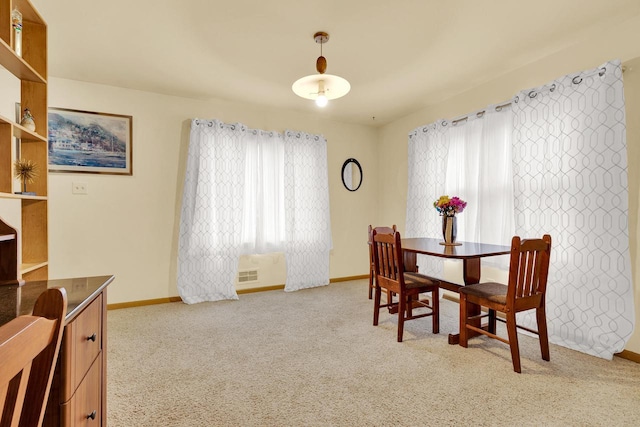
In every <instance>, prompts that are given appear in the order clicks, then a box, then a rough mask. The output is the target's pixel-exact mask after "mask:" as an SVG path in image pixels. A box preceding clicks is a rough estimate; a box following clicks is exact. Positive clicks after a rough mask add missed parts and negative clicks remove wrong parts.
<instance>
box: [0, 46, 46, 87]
mask: <svg viewBox="0 0 640 427" xmlns="http://www.w3.org/2000/svg"><path fill="white" fill-rule="evenodd" d="M0 63H2V65H3V66H4V68H6V69H7V70H8V71H9V72H11V74H13V75H14V76H16V77H17V78H19V79H20V80H28V81H31V82H37V83H44V84H46V83H47V80H46V79H45V78H44V77H42V76H41V75H40V74H39V73H38V72H37V71H36V70H34V69H33V67H31V65H29V64H28V63H27V62H26V61H25V60H24V59H22V58H21V57H19V56H18V55H16V53H15V52H14V51H13V49H11V46H9V45H8V44H7V43H6V42H5V41H4V40H2V39H0Z"/></svg>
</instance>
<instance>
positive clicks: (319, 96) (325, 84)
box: [291, 31, 351, 107]
mask: <svg viewBox="0 0 640 427" xmlns="http://www.w3.org/2000/svg"><path fill="white" fill-rule="evenodd" d="M313 38H314V40H315V41H316V43H320V56H319V57H318V59H317V61H316V70H317V71H318V74H312V75H310V76H305V77H302V78H300V79H298V80H296V81H295V82H294V83H293V85H292V86H291V89H292V90H293V92H294V93H295V94H296V95H298V96H300V97H302V98H305V99H312V100H315V101H316V104H317V105H318V106H319V107H324V106H325V105H326V104H327V101H328V100H331V99H336V98H340V97H342V96H345V95H346V94H347V93H349V91H350V90H351V85H350V84H349V82H348V81H347V80H345V79H343V78H342V77H339V76H334V75H332V74H325V73H324V72H325V70H326V69H327V60H326V58H325V57H324V56H322V44H323V43H326V42H327V41H328V40H329V34H327V33H325V32H322V31H319V32H317V33H315V34H314V36H313Z"/></svg>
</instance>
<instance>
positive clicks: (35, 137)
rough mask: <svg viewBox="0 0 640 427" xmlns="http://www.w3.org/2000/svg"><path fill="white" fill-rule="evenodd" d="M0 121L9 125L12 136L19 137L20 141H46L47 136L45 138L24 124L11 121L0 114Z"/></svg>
mask: <svg viewBox="0 0 640 427" xmlns="http://www.w3.org/2000/svg"><path fill="white" fill-rule="evenodd" d="M0 123H6V124H9V125H11V126H12V133H13V136H15V137H16V138H20V139H21V140H22V142H31V141H32V142H47V138H45V137H44V136H42V135H40V134H37V133H35V132H31V131H30V130H29V129H27V128H25V127H24V126H22V125H19V124H18V123H16V122H14V121H11V120H9V119H7V118H6V117H4V116H2V115H0Z"/></svg>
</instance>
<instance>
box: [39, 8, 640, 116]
mask: <svg viewBox="0 0 640 427" xmlns="http://www.w3.org/2000/svg"><path fill="white" fill-rule="evenodd" d="M31 1H32V3H33V4H34V5H35V7H36V8H37V9H38V10H39V11H40V13H41V15H42V16H43V18H44V19H45V20H46V21H47V24H48V26H49V76H53V77H60V78H66V79H73V80H80V81H87V82H94V83H101V84H106V85H113V86H120V87H125V88H132V89H139V90H144V91H151V92H157V93H162V94H168V95H176V96H182V97H192V98H198V99H210V98H220V99H227V100H235V101H241V102H250V103H253V104H261V105H266V106H273V107H277V108H286V109H290V110H299V111H317V108H318V107H316V106H315V105H314V104H313V102H312V101H309V100H305V99H302V98H299V97H297V96H296V95H294V94H293V92H292V91H291V84H292V83H293V82H294V81H295V80H296V79H298V78H300V77H302V76H305V75H308V74H313V73H315V61H316V58H317V57H318V56H319V54H320V49H319V48H320V46H319V45H317V44H316V43H315V42H314V40H313V34H314V33H315V32H316V31H326V32H328V33H329V35H330V40H329V42H328V43H327V44H326V45H324V47H323V54H324V56H325V57H326V58H327V63H328V67H327V73H329V74H336V75H339V76H341V77H344V78H346V79H347V80H349V82H350V83H351V92H350V93H349V94H348V95H347V96H345V97H344V98H341V99H337V100H334V101H332V102H331V103H330V104H329V106H328V107H327V108H326V109H325V111H323V112H322V114H325V115H327V116H330V117H333V118H336V119H339V120H344V121H349V122H356V123H363V124H368V125H376V124H381V123H386V122H389V121H391V120H394V119H397V118H399V117H402V116H403V115H406V114H408V113H411V112H413V111H415V110H418V109H420V108H421V107H424V106H427V105H429V104H430V103H434V102H438V101H440V100H443V99H446V98H448V97H450V96H453V95H455V94H458V93H461V92H463V91H465V90H468V89H470V88H472V87H474V86H477V85H478V84H481V83H483V82H485V81H488V80H491V79H493V78H495V77H496V76H497V75H500V74H502V73H506V72H508V71H510V70H513V69H516V68H519V67H521V66H523V65H525V64H527V63H530V62H533V61H536V60H538V59H540V58H543V57H545V56H548V55H551V54H553V53H554V52H557V51H559V50H562V49H564V48H566V47H568V46H570V45H572V44H575V43H577V42H579V41H580V40H582V39H584V38H586V37H590V36H593V35H596V34H598V33H599V32H601V31H606V29H608V28H611V27H614V26H616V25H619V24H620V23H621V22H623V21H625V20H626V19H630V18H633V17H635V16H637V15H639V14H640V1H639V0H605V1H602V0H536V1H530V0H527V1H525V0H484V1H480V0H456V1H445V0H395V1H391V0H325V1H318V0H315V1H310V0H271V1H268V0H233V1H222V0H181V1H178V0H31ZM372 117H375V118H376V119H375V122H373V121H372Z"/></svg>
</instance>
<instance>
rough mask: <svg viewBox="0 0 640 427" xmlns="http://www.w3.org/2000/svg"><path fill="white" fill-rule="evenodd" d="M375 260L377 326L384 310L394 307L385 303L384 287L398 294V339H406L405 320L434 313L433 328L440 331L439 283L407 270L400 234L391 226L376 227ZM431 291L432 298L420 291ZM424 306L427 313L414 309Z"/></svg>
mask: <svg viewBox="0 0 640 427" xmlns="http://www.w3.org/2000/svg"><path fill="white" fill-rule="evenodd" d="M372 235H373V260H374V271H375V279H376V280H375V297H374V308H373V325H374V326H377V325H378V320H379V316H380V309H381V308H384V307H392V306H393V305H394V303H393V302H392V301H387V303H386V304H381V303H380V299H381V295H382V289H385V290H387V291H388V292H392V293H395V294H396V295H397V297H398V303H397V309H398V342H402V336H403V332H404V322H405V321H406V320H412V319H419V318H421V317H426V316H432V331H433V333H434V334H437V333H439V332H440V301H439V297H440V295H439V292H440V290H439V282H438V281H437V280H433V279H431V278H429V277H427V276H424V275H422V274H419V273H405V271H404V259H403V254H402V245H401V243H400V233H399V232H398V231H396V230H394V229H392V228H389V227H376V228H374V229H373V232H372ZM429 292H430V293H431V300H430V301H429V300H426V299H424V300H421V299H420V294H422V293H429ZM416 307H423V308H426V309H427V312H426V313H424V312H423V313H420V314H414V313H413V309H414V308H416Z"/></svg>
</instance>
